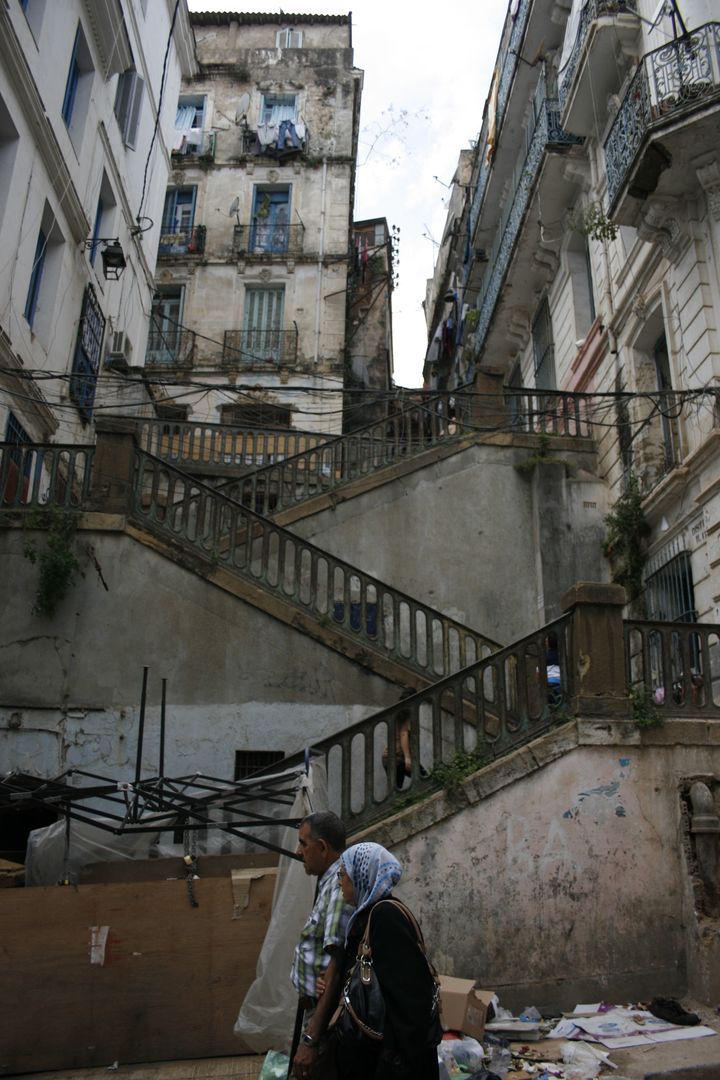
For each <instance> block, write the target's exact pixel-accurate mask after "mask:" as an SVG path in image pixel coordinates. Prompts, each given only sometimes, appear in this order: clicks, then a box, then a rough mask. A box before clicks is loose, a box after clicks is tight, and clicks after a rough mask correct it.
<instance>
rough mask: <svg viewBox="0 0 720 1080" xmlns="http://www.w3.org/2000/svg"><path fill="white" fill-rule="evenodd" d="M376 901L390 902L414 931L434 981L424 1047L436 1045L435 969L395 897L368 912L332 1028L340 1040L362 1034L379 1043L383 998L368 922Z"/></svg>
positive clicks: (409, 914)
mask: <svg viewBox="0 0 720 1080" xmlns="http://www.w3.org/2000/svg"><path fill="white" fill-rule="evenodd" d="M379 904H394V905H395V907H397V908H398V909H399V910H400V911H401V912H402V913H403V915H404V916H405V918H406V919H408V921H409V922H410V923H411V925H412V926H413V929H414V930H415V937H416V941H417V946H418V948H419V949H420V951H421V952H422V954H423V956H424V958H425V962H426V963H427V966H428V971H429V973H430V976H431V977H432V980H433V983H434V990H433V997H432V1005H431V1009H430V1016H429V1017H428V1046H437V1044H438V1043H439V1042H440V1039H441V1038H442V1025H441V1024H440V983H439V981H438V977H437V973H436V971H435V968H434V967H433V966H432V964H431V963H430V961H429V960H428V958H427V954H426V952H425V942H424V940H423V936H422V932H421V930H420V926H419V925H418V922H417V920H416V918H415V916H414V915H413V914H412V912H411V911H409V910H408V908H406V907H405V905H404V904H401V903H400V901H399V900H380V901H378V903H377V904H375V905H374V906H373V907H372V908H371V909H370V913H369V915H368V921H367V925H366V926H365V933H364V934H363V936H362V939H361V941H360V945H359V947H358V953H357V959H356V961H355V963H354V964H353V966H352V968H351V970H350V973H349V975H348V977H347V979H346V981H345V986H344V987H343V991H342V996H341V999H340V1007H341V1012H340V1016H339V1018H338V1022H337V1026H336V1030H338V1033H339V1036H340V1038H341V1039H353V1038H354V1039H357V1038H358V1037H362V1036H363V1035H365V1036H367V1037H368V1038H369V1039H374V1040H375V1041H376V1042H380V1041H381V1040H382V1038H383V1033H384V1029H385V999H384V998H383V993H382V989H381V987H380V983H379V981H378V977H377V975H376V974H375V968H374V967H373V961H372V949H371V948H370V922H371V920H372V914H373V911H374V910H375V908H376V907H378V906H379Z"/></svg>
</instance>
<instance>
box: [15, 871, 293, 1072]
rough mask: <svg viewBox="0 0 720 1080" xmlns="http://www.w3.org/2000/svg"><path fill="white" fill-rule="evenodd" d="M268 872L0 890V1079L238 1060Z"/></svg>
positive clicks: (265, 918) (265, 911)
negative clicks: (240, 896) (241, 1014)
mask: <svg viewBox="0 0 720 1080" xmlns="http://www.w3.org/2000/svg"><path fill="white" fill-rule="evenodd" d="M276 873H277V871H276V870H275V869H274V868H272V867H267V868H265V869H264V870H263V872H262V875H261V876H260V877H257V878H255V879H254V880H253V881H252V883H251V886H250V889H249V892H248V897H247V905H246V906H244V907H243V908H242V910H241V911H240V912H239V913H238V909H237V905H236V903H235V898H234V895H233V888H232V882H231V877H230V872H229V870H228V873H227V874H226V875H224V876H220V877H218V876H214V877H200V878H199V879H198V880H196V881H195V882H194V891H195V896H196V898H197V900H198V905H199V906H198V907H196V908H193V907H192V906H191V904H190V901H189V898H188V892H187V887H186V884H185V882H184V881H182V880H175V881H145V882H128V883H109V884H93V885H80V886H78V887H77V888H73V887H72V886H65V887H63V886H55V887H48V888H33V889H13V890H9V889H8V890H2V891H1V892H0V925H1V926H2V930H1V931H0V949H1V955H2V968H3V978H2V985H1V986H0V1016H2V1018H3V1023H2V1026H3V1028H4V1032H5V1034H4V1037H3V1039H2V1041H1V1044H0V1075H4V1074H7V1073H16V1072H31V1071H38V1070H40V1069H61V1068H64V1069H68V1068H73V1067H77V1068H81V1067H89V1066H96V1065H105V1066H107V1065H110V1064H112V1062H114V1061H120V1062H123V1063H130V1062H152V1061H162V1060H172V1059H182V1058H200V1057H213V1056H216V1055H227V1054H238V1053H242V1052H243V1050H244V1049H245V1048H244V1047H243V1045H242V1043H240V1042H239V1040H238V1039H237V1038H236V1037H235V1036H234V1035H233V1031H232V1028H233V1024H234V1022H235V1019H236V1016H237V1013H238V1009H239V1007H240V1003H241V1002H242V1000H243V997H244V995H245V993H246V991H247V989H248V986H249V985H250V983H251V982H252V980H253V979H254V977H255V967H256V963H257V957H258V953H259V950H260V946H261V944H262V941H263V939H264V937H265V931H266V929H267V925H268V922H269V916H270V907H271V903H272V895H273V890H274V886H275V878H276ZM92 927H98V928H107V930H106V931H105V930H101V931H99V932H98V931H96V932H95V934H94V941H95V948H94V949H93V948H92V944H93V931H92V930H91V928H92ZM103 938H104V944H103ZM93 955H94V958H95V960H96V961H99V960H102V962H95V963H92V962H91V958H92V957H93Z"/></svg>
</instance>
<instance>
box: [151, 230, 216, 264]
mask: <svg viewBox="0 0 720 1080" xmlns="http://www.w3.org/2000/svg"><path fill="white" fill-rule="evenodd" d="M205 233H206V229H205V226H204V225H189V226H188V227H187V228H182V229H173V230H172V232H169V231H168V232H161V233H160V243H159V245H158V257H159V258H163V257H165V258H167V257H168V256H170V257H172V256H175V255H202V254H204V252H205Z"/></svg>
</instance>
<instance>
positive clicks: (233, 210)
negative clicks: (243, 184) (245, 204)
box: [228, 195, 240, 225]
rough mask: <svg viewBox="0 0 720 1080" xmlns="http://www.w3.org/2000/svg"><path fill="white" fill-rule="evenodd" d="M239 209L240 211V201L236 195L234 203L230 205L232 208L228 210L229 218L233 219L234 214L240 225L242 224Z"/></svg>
mask: <svg viewBox="0 0 720 1080" xmlns="http://www.w3.org/2000/svg"><path fill="white" fill-rule="evenodd" d="M239 209H240V200H239V199H238V197H237V195H236V196H235V198H234V199H233V201H232V202H231V203H230V206H229V208H228V217H232V216H233V214H234V215H235V220H236V221H237V223H238V225H239V224H240V215H239V213H238V210H239Z"/></svg>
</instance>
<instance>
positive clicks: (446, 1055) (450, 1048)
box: [438, 1035, 485, 1072]
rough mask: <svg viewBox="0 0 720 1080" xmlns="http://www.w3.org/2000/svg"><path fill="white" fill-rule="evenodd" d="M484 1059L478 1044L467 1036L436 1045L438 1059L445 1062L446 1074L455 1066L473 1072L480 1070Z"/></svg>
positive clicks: (446, 1040) (482, 1051)
mask: <svg viewBox="0 0 720 1080" xmlns="http://www.w3.org/2000/svg"><path fill="white" fill-rule="evenodd" d="M484 1057H485V1051H484V1050H483V1048H482V1046H481V1045H480V1043H479V1042H478V1041H477V1039H472V1038H471V1037H470V1036H469V1035H463V1037H462V1038H461V1039H443V1040H442V1042H441V1043H440V1044H439V1045H438V1059H439V1060H440V1061H444V1062H445V1064H446V1066H447V1070H448V1072H452V1069H453V1068H454V1066H456V1065H461V1066H462V1067H463V1068H464V1069H467V1071H468V1072H473V1071H474V1070H476V1069H479V1068H480V1066H481V1065H482V1063H483V1058H484Z"/></svg>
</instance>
